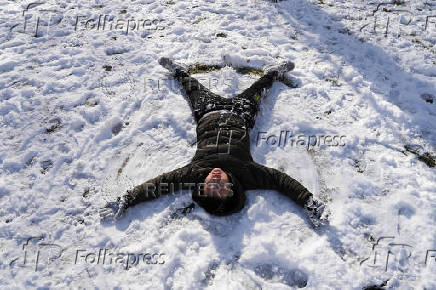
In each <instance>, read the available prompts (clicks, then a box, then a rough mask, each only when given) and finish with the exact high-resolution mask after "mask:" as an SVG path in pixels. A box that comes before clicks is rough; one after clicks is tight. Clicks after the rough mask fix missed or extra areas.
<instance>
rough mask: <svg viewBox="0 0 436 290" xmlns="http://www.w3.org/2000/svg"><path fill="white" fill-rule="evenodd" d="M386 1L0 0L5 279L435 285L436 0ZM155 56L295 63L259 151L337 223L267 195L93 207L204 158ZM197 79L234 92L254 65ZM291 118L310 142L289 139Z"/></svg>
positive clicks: (0, 233)
mask: <svg viewBox="0 0 436 290" xmlns="http://www.w3.org/2000/svg"><path fill="white" fill-rule="evenodd" d="M387 2H388V1H379V0H374V1H367V0H364V1H362V0H347V1H346V0H340V1H333V0H323V1H321V0H319V1H318V0H316V1H315V0H288V1H279V2H278V3H273V2H271V1H261V0H242V1H234V0H208V1H199V0H186V1H171V0H159V1H154V0H140V1H112V0H108V1H64V0H57V1H53V0H49V1H46V2H44V3H42V2H38V3H36V2H35V3H32V2H29V1H21V0H17V1H6V0H0V142H1V143H0V168H1V169H0V208H1V210H0V251H1V252H0V287H1V288H4V289H11V288H13V289H21V288H37V287H41V288H46V287H48V288H56V287H59V288H63V289H64V288H68V287H70V288H96V287H97V288H101V289H107V288H112V287H122V288H141V289H147V288H153V289H199V288H210V289H261V288H262V289H287V288H298V287H304V286H306V288H307V289H362V288H364V287H367V286H371V285H378V286H383V285H385V287H387V288H399V289H436V278H435V277H436V273H435V272H436V258H435V256H436V169H435V168H434V167H433V168H432V167H430V166H428V165H427V163H426V162H422V158H421V157H422V156H423V154H425V153H428V154H430V155H433V156H434V155H435V151H436V134H435V133H436V54H435V53H436V49H435V43H436V13H435V8H436V2H435V1H432V0H426V1H421V0H411V1H391V3H387ZM127 24H128V25H127ZM103 25H104V27H103ZM162 56H167V57H172V58H174V59H175V60H176V61H178V62H180V63H182V64H185V65H192V64H194V63H197V62H198V63H201V64H224V63H227V64H232V65H233V66H251V67H254V68H262V67H263V66H266V65H272V64H277V63H281V62H283V61H285V60H291V61H293V62H295V64H296V68H295V70H294V71H292V72H290V73H288V78H290V79H293V80H294V81H295V82H297V83H298V87H297V88H291V87H289V86H286V85H284V84H283V83H281V82H276V83H275V84H274V85H273V87H272V89H271V90H270V92H269V94H268V96H267V98H266V99H265V100H264V101H263V103H262V105H261V112H260V113H259V116H258V119H257V123H256V126H255V128H254V129H253V131H252V132H251V135H250V138H251V141H252V149H251V151H252V154H253V157H254V159H255V161H256V162H259V163H261V164H263V165H267V166H270V167H275V168H278V169H280V170H282V171H284V172H286V173H287V174H289V175H290V176H292V177H294V178H296V179H297V180H299V181H300V182H301V183H302V184H303V185H305V186H306V187H307V188H308V189H309V190H310V191H311V192H313V194H314V196H315V197H316V198H318V199H320V200H323V201H324V202H326V203H327V205H328V207H329V208H330V210H331V217H330V225H329V226H326V227H324V228H322V229H318V230H314V229H313V228H312V227H311V226H310V223H309V220H308V218H307V217H306V216H305V214H304V212H303V211H302V210H301V208H299V207H298V206H297V205H295V204H294V203H293V202H292V201H291V200H289V199H288V198H287V197H285V196H283V195H281V194H279V193H277V192H275V191H264V190H252V191H249V192H248V193H247V195H248V202H247V204H246V206H245V208H244V209H243V211H242V212H240V213H238V214H234V215H232V216H228V217H213V216H210V215H209V214H207V213H206V212H205V211H204V210H203V209H201V208H199V207H196V208H195V210H194V211H193V212H192V213H189V214H187V215H186V216H184V215H182V214H180V212H179V211H178V210H177V209H178V208H181V207H184V206H186V205H188V204H189V203H190V201H191V197H190V193H189V192H185V193H184V194H179V195H170V196H165V197H161V198H160V199H158V200H156V201H153V202H149V203H144V204H140V205H138V206H136V207H134V208H131V209H129V210H128V211H127V214H126V216H125V217H124V218H122V219H121V220H120V221H118V222H116V223H102V222H101V221H100V218H99V215H98V209H99V208H101V207H102V206H103V205H104V204H105V203H106V202H107V201H112V200H114V199H116V197H118V196H121V195H122V194H124V193H125V190H127V189H129V188H131V187H132V186H134V185H137V184H139V183H142V182H144V181H146V180H147V179H149V178H153V177H155V176H157V175H159V174H161V173H164V172H167V171H170V170H172V169H175V168H178V167H181V166H183V165H185V164H187V163H188V162H189V161H190V159H191V158H192V156H193V155H194V152H195V149H196V145H195V141H196V136H195V122H194V120H193V117H192V114H191V111H190V108H189V105H188V103H187V102H186V100H185V97H184V95H183V94H182V92H181V90H180V87H179V86H178V85H177V84H176V83H175V82H174V80H172V79H171V78H170V76H169V73H168V71H166V70H165V69H164V68H163V67H161V66H159V65H158V63H157V60H158V59H159V57H162ZM195 76H196V77H197V78H200V79H201V82H202V83H203V84H205V85H206V86H208V87H210V89H211V90H212V91H214V92H216V93H219V94H221V95H224V96H226V97H232V95H234V94H236V93H238V92H241V91H242V90H243V89H245V88H247V87H248V86H249V85H250V84H251V83H253V82H254V81H255V80H256V79H257V78H258V76H256V75H250V74H240V73H238V72H236V71H235V70H234V69H233V68H232V67H230V66H227V67H224V68H223V69H221V70H217V71H212V72H209V73H202V74H197V75H195ZM281 132H288V133H289V132H290V134H291V135H292V136H294V137H295V138H297V136H300V135H301V136H303V137H301V138H302V140H303V142H305V143H307V139H308V138H310V137H312V142H313V140H314V139H313V138H315V139H316V140H317V141H316V142H317V144H316V145H313V146H312V145H309V146H307V144H306V145H301V143H299V144H297V143H296V142H294V143H289V142H288V143H287V144H286V145H285V146H279V144H283V143H278V142H274V141H273V139H274V138H275V137H278V136H280V134H281ZM326 135H327V136H331V137H332V136H333V137H334V136H339V137H342V139H341V143H340V145H337V146H328V145H325V144H320V143H321V142H324V141H325V138H326V137H325V136H326ZM271 136H272V137H271ZM274 136H275V137H274ZM260 137H262V138H266V137H271V138H270V139H262V138H260ZM268 140H269V141H268ZM310 144H314V143H310ZM406 145H407V146H406ZM405 146H406V147H405ZM406 148H409V150H406ZM410 148H412V149H410ZM412 151H413V152H415V153H412ZM419 156H421V157H419ZM145 257H146V258H145Z"/></svg>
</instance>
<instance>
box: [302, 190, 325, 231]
mask: <svg viewBox="0 0 436 290" xmlns="http://www.w3.org/2000/svg"><path fill="white" fill-rule="evenodd" d="M304 211H305V212H306V213H307V215H308V216H309V219H310V221H311V222H312V225H313V227H314V228H319V227H321V226H325V225H328V224H329V221H328V216H329V215H330V212H329V210H326V207H325V204H324V203H323V202H321V201H319V200H316V199H315V200H314V199H312V197H310V198H309V199H308V201H307V202H306V204H305V205H304Z"/></svg>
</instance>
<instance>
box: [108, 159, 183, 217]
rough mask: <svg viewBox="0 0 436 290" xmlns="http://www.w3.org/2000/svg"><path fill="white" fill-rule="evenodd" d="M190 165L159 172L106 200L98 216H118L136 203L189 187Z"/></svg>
mask: <svg viewBox="0 0 436 290" xmlns="http://www.w3.org/2000/svg"><path fill="white" fill-rule="evenodd" d="M190 173H191V166H190V164H188V165H187V166H184V167H181V168H178V169H175V170H173V171H170V172H167V173H164V174H161V175H159V176H157V177H155V178H153V179H150V180H147V181H146V182H144V183H142V184H140V185H138V186H135V187H134V188H133V189H131V190H127V193H126V194H125V195H123V196H122V197H119V198H118V199H117V200H116V201H113V202H108V203H107V204H106V206H105V207H104V208H103V209H101V210H100V216H101V218H102V219H103V220H107V219H110V218H115V219H118V218H120V217H121V216H122V215H123V214H124V212H125V211H126V209H127V208H129V207H131V206H134V205H136V204H138V203H141V202H144V201H149V200H153V199H156V198H158V197H159V196H161V195H164V194H168V193H171V192H174V193H175V192H176V191H179V190H182V189H188V188H189V183H188V182H189V180H190V178H189V176H190Z"/></svg>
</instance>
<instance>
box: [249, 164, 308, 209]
mask: <svg viewBox="0 0 436 290" xmlns="http://www.w3.org/2000/svg"><path fill="white" fill-rule="evenodd" d="M251 169H252V170H251V172H252V173H253V174H254V178H253V180H254V181H255V187H254V188H258V189H275V190H277V191H279V192H280V193H282V194H284V195H286V196H288V197H290V198H291V199H292V200H293V201H295V203H297V204H299V205H301V206H304V205H305V203H306V202H307V201H308V199H309V197H311V196H312V193H310V192H309V191H308V190H307V188H305V187H304V186H303V185H302V184H301V183H299V182H298V181H297V180H295V179H293V178H292V177H290V176H289V175H287V174H286V173H283V172H280V171H279V170H277V169H274V168H270V167H266V166H262V165H260V164H257V163H254V162H253V163H252V164H251ZM254 188H253V189H254Z"/></svg>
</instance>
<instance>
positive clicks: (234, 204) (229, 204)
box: [192, 172, 246, 216]
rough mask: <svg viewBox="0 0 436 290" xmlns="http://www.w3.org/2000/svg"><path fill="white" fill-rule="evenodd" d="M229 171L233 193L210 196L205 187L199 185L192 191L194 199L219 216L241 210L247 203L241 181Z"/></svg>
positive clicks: (209, 211) (206, 209)
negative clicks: (224, 195) (201, 187)
mask: <svg viewBox="0 0 436 290" xmlns="http://www.w3.org/2000/svg"><path fill="white" fill-rule="evenodd" d="M226 173H227V176H228V177H229V182H230V183H231V184H232V188H231V194H230V195H228V196H226V197H225V198H219V197H214V196H208V195H206V194H204V190H203V189H199V188H198V187H197V188H196V189H195V190H194V191H193V192H192V199H193V200H194V201H195V202H196V203H197V204H198V205H199V206H201V207H202V208H204V210H205V211H207V212H208V213H210V214H213V215H217V216H225V215H229V214H232V213H235V212H238V211H240V210H241V209H242V208H243V207H244V205H245V199H246V197H245V192H244V189H243V187H242V186H241V184H240V183H239V181H238V180H237V179H236V178H235V177H234V176H233V175H232V174H231V173H228V172H226Z"/></svg>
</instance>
